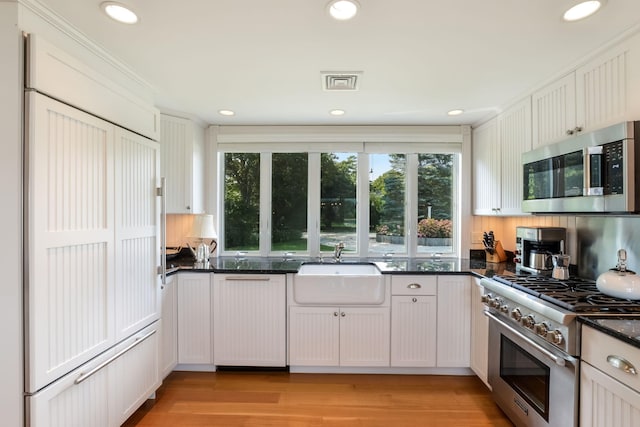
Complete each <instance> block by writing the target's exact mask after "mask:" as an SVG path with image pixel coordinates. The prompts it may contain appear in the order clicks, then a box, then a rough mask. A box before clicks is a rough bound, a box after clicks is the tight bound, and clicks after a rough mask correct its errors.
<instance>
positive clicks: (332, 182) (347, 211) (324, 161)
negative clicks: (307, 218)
mask: <svg viewBox="0 0 640 427" xmlns="http://www.w3.org/2000/svg"><path fill="white" fill-rule="evenodd" d="M357 158H358V157H357V155H356V154H355V153H322V154H321V157H320V159H321V160H320V161H321V163H320V172H321V178H320V180H321V181H320V186H321V190H320V221H321V222H320V251H333V248H334V246H335V245H336V243H339V242H344V245H345V249H344V251H345V252H356V251H357V250H358V248H357V239H356V182H357V176H358V173H357V166H358V161H357Z"/></svg>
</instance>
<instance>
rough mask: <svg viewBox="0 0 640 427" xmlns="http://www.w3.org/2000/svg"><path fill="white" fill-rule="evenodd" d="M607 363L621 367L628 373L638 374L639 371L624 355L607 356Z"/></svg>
mask: <svg viewBox="0 0 640 427" xmlns="http://www.w3.org/2000/svg"><path fill="white" fill-rule="evenodd" d="M607 363H609V365H611V366H613V367H614V368H617V369H620V370H621V371H625V372H626V373H627V374H631V375H637V374H638V371H636V367H635V366H633V364H632V363H631V362H629V361H628V360H627V359H625V358H624V357H620V356H615V355H613V354H612V355H609V356H607Z"/></svg>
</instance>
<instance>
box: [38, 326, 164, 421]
mask: <svg viewBox="0 0 640 427" xmlns="http://www.w3.org/2000/svg"><path fill="white" fill-rule="evenodd" d="M157 332H158V322H155V323H153V324H152V325H150V326H148V327H146V328H144V329H143V330H141V331H140V332H138V333H136V334H134V335H133V336H131V337H130V338H127V339H125V340H124V341H123V342H121V343H120V344H118V345H116V346H115V347H114V348H112V349H110V350H108V351H106V352H104V353H103V354H101V355H100V356H98V357H96V358H94V359H92V360H91V361H89V362H87V363H86V364H84V365H82V366H81V367H79V368H77V369H76V370H74V371H72V372H70V373H69V374H67V375H65V376H64V377H62V378H60V379H59V380H57V381H55V382H54V383H52V384H50V385H48V386H47V387H45V388H43V389H42V390H40V391H39V392H37V393H35V394H34V395H33V396H29V397H27V414H28V419H27V423H26V425H31V426H92V427H102V426H105V427H117V426H120V425H122V423H124V422H125V421H126V420H127V418H129V417H130V416H131V414H133V412H135V410H136V409H137V408H138V407H140V405H142V403H144V401H145V400H146V399H148V398H149V397H150V396H151V395H152V394H153V393H154V392H155V390H156V389H157V388H158V387H159V386H160V377H159V375H158V341H159V337H158V335H159V334H158V333H157Z"/></svg>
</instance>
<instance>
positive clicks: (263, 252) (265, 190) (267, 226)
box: [260, 153, 273, 256]
mask: <svg viewBox="0 0 640 427" xmlns="http://www.w3.org/2000/svg"><path fill="white" fill-rule="evenodd" d="M272 169H273V168H272V165H271V153H260V256H268V255H269V253H270V251H271V228H272V225H271V191H272V189H271V187H272V179H271V172H272Z"/></svg>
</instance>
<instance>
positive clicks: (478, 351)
mask: <svg viewBox="0 0 640 427" xmlns="http://www.w3.org/2000/svg"><path fill="white" fill-rule="evenodd" d="M472 280H473V283H472V284H471V359H470V361H469V364H470V366H471V370H473V372H475V373H476V375H477V376H478V377H479V378H480V379H481V380H482V381H483V382H484V383H485V384H486V385H487V387H489V382H488V361H489V346H488V343H489V319H488V318H487V316H485V315H484V303H483V302H482V296H483V295H484V286H482V285H480V279H478V278H473V279H472Z"/></svg>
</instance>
